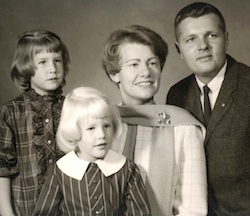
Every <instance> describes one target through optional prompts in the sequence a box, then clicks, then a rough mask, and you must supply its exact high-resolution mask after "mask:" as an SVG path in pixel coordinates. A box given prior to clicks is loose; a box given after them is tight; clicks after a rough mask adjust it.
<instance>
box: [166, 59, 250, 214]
mask: <svg viewBox="0 0 250 216" xmlns="http://www.w3.org/2000/svg"><path fill="white" fill-rule="evenodd" d="M227 61H228V64H227V69H226V74H225V79H224V81H223V84H222V87H221V90H220V93H219V95H218V98H217V101H216V103H215V106H214V109H213V111H212V114H211V117H210V120H209V123H208V125H207V133H206V138H205V143H204V145H205V151H206V157H207V172H208V183H209V207H210V208H212V209H213V210H214V211H215V212H217V214H218V215H220V216H221V215H250V68H249V67H248V66H246V65H244V64H242V63H239V62H236V61H235V60H234V59H233V58H232V57H230V56H229V55H227ZM167 104H172V105H176V106H179V107H182V108H184V109H186V110H188V111H189V112H190V113H192V114H193V115H194V116H195V117H196V118H197V119H198V120H199V121H201V122H203V114H202V108H201V103H200V90H199V87H198V85H197V83H196V80H195V76H194V74H192V75H190V76H189V77H187V78H185V79H183V80H181V81H180V82H178V83H177V84H175V85H174V86H173V87H172V88H171V89H170V90H169V93H168V95H167Z"/></svg>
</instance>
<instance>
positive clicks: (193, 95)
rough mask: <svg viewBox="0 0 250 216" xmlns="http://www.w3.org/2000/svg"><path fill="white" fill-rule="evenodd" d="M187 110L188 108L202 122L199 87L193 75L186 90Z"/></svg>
mask: <svg viewBox="0 0 250 216" xmlns="http://www.w3.org/2000/svg"><path fill="white" fill-rule="evenodd" d="M186 97H187V99H186V101H187V102H188V103H187V110H189V111H190V112H191V113H192V114H193V116H194V117H195V118H197V119H198V120H199V121H200V122H202V123H203V112H202V107H201V101H200V89H199V86H198V85H197V83H196V80H195V76H192V77H191V82H190V87H189V89H188V92H187V96H186Z"/></svg>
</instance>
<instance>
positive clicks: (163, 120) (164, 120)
mask: <svg viewBox="0 0 250 216" xmlns="http://www.w3.org/2000/svg"><path fill="white" fill-rule="evenodd" d="M158 115H159V117H160V119H158V121H157V122H158V123H159V124H170V122H171V121H170V115H167V114H166V113H165V112H160V113H159V114H158Z"/></svg>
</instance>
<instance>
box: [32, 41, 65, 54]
mask: <svg viewBox="0 0 250 216" xmlns="http://www.w3.org/2000/svg"><path fill="white" fill-rule="evenodd" d="M42 51H46V52H49V53H52V52H55V53H57V52H60V51H62V47H61V44H60V43H59V42H57V41H50V40H41V41H38V42H36V43H35V44H34V47H33V54H35V55H36V54H38V53H40V52H42Z"/></svg>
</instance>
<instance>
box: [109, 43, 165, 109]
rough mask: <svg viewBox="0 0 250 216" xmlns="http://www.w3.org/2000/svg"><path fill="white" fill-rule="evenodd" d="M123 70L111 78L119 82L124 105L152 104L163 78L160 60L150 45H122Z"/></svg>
mask: <svg viewBox="0 0 250 216" xmlns="http://www.w3.org/2000/svg"><path fill="white" fill-rule="evenodd" d="M120 55H121V62H120V63H121V71H120V72H119V73H116V74H114V75H111V76H110V78H111V79H112V80H113V81H114V82H116V83H118V85H119V89H120V92H121V96H122V102H123V104H124V105H143V104H152V103H153V102H154V101H153V100H154V95H155V94H156V93H157V92H158V90H159V87H160V80H161V67H160V60H159V58H158V57H157V56H155V54H154V53H153V52H152V50H151V49H150V47H149V46H146V45H143V44H138V43H125V44H122V45H121V46H120Z"/></svg>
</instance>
